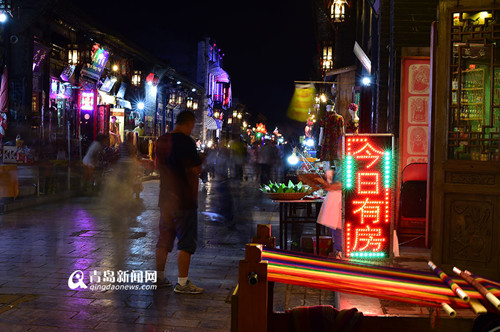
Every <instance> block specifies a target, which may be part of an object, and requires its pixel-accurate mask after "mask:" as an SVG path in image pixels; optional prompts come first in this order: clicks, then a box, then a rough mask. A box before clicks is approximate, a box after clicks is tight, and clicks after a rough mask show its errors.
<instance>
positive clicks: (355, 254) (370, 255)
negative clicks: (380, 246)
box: [351, 251, 385, 258]
mask: <svg viewBox="0 0 500 332" xmlns="http://www.w3.org/2000/svg"><path fill="white" fill-rule="evenodd" d="M351 257H354V258H384V257H385V253H383V252H373V251H355V252H352V253H351Z"/></svg>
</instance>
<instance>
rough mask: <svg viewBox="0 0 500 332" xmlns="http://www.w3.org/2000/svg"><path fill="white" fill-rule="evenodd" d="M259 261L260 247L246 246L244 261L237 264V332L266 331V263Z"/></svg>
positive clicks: (260, 256) (257, 245)
mask: <svg viewBox="0 0 500 332" xmlns="http://www.w3.org/2000/svg"><path fill="white" fill-rule="evenodd" d="M261 259H262V245H261V244H247V245H246V250H245V259H243V260H241V261H240V264H239V278H238V293H239V294H238V331H239V332H246V331H248V332H256V331H259V332H260V331H261V332H266V331H267V318H268V311H267V307H268V303H267V300H268V285H267V261H262V260H261Z"/></svg>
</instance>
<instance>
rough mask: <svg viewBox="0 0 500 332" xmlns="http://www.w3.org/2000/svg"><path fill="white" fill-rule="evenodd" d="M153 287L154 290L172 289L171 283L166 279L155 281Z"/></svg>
mask: <svg viewBox="0 0 500 332" xmlns="http://www.w3.org/2000/svg"><path fill="white" fill-rule="evenodd" d="M155 285H156V289H159V288H168V287H172V283H171V282H170V280H168V279H167V278H164V279H161V280H157V281H156V283H155Z"/></svg>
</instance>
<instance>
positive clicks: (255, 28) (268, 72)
mask: <svg viewBox="0 0 500 332" xmlns="http://www.w3.org/2000/svg"><path fill="white" fill-rule="evenodd" d="M70 2H72V3H75V4H76V5H78V6H82V5H83V4H85V8H84V10H85V11H86V12H88V13H89V14H90V15H91V16H92V17H93V18H94V19H95V20H96V21H98V22H102V23H104V24H105V27H107V28H109V30H110V32H112V31H116V32H119V33H121V34H123V35H125V36H127V37H128V38H130V39H131V40H133V41H134V42H136V43H137V44H139V45H140V46H142V47H144V48H145V49H147V50H148V51H150V52H152V53H154V54H156V55H157V56H159V57H161V58H163V59H166V60H169V61H170V63H171V64H172V66H173V67H174V68H175V69H176V70H177V71H178V72H179V73H181V74H185V75H186V76H189V75H190V73H189V71H190V70H194V68H195V66H196V63H195V61H196V60H195V59H196V58H195V55H196V47H197V42H198V40H200V39H201V38H202V37H204V36H208V37H211V38H212V39H214V40H215V41H216V43H217V47H218V48H220V49H221V50H222V53H224V54H225V56H224V65H223V68H224V69H225V70H226V71H227V72H228V74H229V75H230V78H231V83H232V91H233V97H235V98H237V99H238V101H239V102H241V103H243V104H245V105H246V106H247V110H248V111H249V112H250V113H253V114H257V113H262V114H264V115H265V116H266V117H267V118H268V120H267V123H268V130H272V129H274V127H273V126H274V125H278V126H280V127H281V128H282V129H283V130H285V131H288V130H289V129H288V130H287V129H285V128H284V127H285V124H292V127H293V128H299V130H301V129H303V127H304V125H303V124H298V123H295V122H294V121H290V120H288V119H287V118H286V110H287V107H288V104H289V102H290V99H291V97H292V94H293V90H294V80H310V79H312V77H313V70H314V67H313V65H314V60H315V56H316V49H317V48H316V40H315V35H314V25H313V19H312V5H311V1H310V0H278V1H276V0H267V1H264V0H253V1H234V0H220V1H213V2H210V1H188V0H184V1H178V2H173V1H165V2H160V1H153V0H141V1H136V2H123V1H102V0H101V1H95V0H87V1H85V2H84V1H77V0H70ZM103 3H105V5H104V6H105V7H103ZM129 4H133V5H132V6H131V5H129ZM191 68H192V69H191ZM271 127H272V128H271Z"/></svg>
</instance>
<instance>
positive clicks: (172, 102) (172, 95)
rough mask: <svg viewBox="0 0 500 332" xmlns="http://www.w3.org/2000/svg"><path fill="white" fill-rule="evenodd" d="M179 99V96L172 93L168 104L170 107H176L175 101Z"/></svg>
mask: <svg viewBox="0 0 500 332" xmlns="http://www.w3.org/2000/svg"><path fill="white" fill-rule="evenodd" d="M176 99H177V96H176V95H175V93H171V94H170V97H169V99H168V103H169V104H170V105H174V104H175V100H176Z"/></svg>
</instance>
